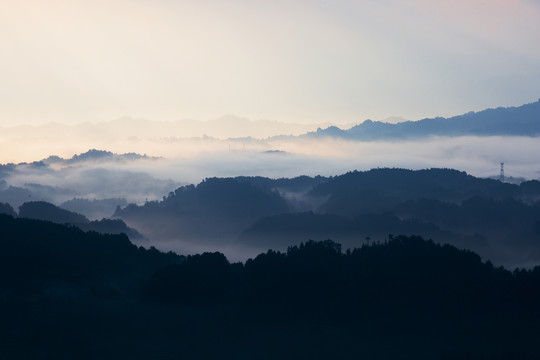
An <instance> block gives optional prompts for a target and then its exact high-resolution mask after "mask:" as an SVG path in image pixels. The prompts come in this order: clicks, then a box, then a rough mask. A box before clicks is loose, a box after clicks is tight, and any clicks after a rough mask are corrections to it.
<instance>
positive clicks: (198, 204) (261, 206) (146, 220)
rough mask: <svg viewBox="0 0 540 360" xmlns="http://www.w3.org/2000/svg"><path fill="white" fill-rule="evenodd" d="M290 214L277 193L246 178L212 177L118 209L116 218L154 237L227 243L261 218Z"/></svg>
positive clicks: (285, 203)
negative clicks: (156, 198)
mask: <svg viewBox="0 0 540 360" xmlns="http://www.w3.org/2000/svg"><path fill="white" fill-rule="evenodd" d="M287 211H288V205H287V202H286V201H285V200H284V199H283V198H282V197H281V196H280V195H279V194H278V193H277V192H275V191H271V190H269V189H267V188H265V187H261V186H256V185H254V184H253V183H251V181H248V180H246V179H243V178H209V179H205V180H204V181H203V182H201V183H200V184H198V185H197V186H193V185H189V186H183V187H180V188H178V189H176V190H175V191H174V192H171V193H170V194H169V196H167V197H164V198H163V200H162V201H159V202H158V201H153V202H148V203H146V204H145V205H143V206H136V205H133V204H132V205H129V206H127V207H126V208H124V209H120V208H119V209H117V211H116V212H115V216H116V217H119V218H121V219H123V220H125V221H126V222H127V223H128V224H136V228H137V229H140V230H141V231H142V232H143V233H152V234H154V235H155V238H169V239H170V238H174V237H176V238H177V239H182V238H186V239H201V238H206V239H210V241H212V239H214V240H218V241H224V240H230V239H231V237H236V236H237V235H238V234H239V233H240V231H241V230H242V229H244V228H245V227H247V226H248V225H249V224H251V223H252V222H253V221H255V220H256V219H258V218H260V217H262V216H265V215H273V214H279V213H282V212H287Z"/></svg>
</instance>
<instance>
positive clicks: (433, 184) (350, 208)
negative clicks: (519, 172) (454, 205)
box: [310, 168, 540, 216]
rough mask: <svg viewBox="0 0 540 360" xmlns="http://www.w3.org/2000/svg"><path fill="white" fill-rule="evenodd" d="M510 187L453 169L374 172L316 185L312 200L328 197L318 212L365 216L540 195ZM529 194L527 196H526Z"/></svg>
mask: <svg viewBox="0 0 540 360" xmlns="http://www.w3.org/2000/svg"><path fill="white" fill-rule="evenodd" d="M523 188H524V189H525V188H526V189H527V190H524V191H522V190H521V186H518V185H515V184H507V183H503V182H500V181H498V180H493V179H481V178H477V177H474V176H471V175H467V174H466V173H465V172H463V171H457V170H452V169H426V170H416V171H413V170H406V169H389V168H383V169H372V170H369V171H353V172H349V173H347V174H344V175H341V176H336V177H333V178H331V179H330V180H329V181H327V182H324V183H321V184H319V185H317V186H316V187H315V188H314V189H313V190H312V191H311V192H310V195H313V196H327V197H328V201H327V202H326V203H324V204H322V205H321V206H320V207H319V208H318V209H317V210H318V211H321V212H328V213H335V214H341V215H344V216H354V215H358V214H361V213H364V212H368V211H369V212H373V211H387V210H391V209H392V208H393V207H394V206H397V205H398V204H400V203H401V202H403V201H406V200H411V199H420V198H428V199H437V200H441V201H448V202H461V201H463V200H465V199H468V198H471V197H475V196H479V197H488V198H493V199H505V198H518V199H521V198H524V197H527V198H532V197H538V196H539V195H540V192H538V193H537V191H538V190H540V189H538V188H537V187H535V186H528V185H527V184H524V186H523ZM524 193H526V195H525V194H524Z"/></svg>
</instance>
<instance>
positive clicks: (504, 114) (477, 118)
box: [306, 100, 540, 141]
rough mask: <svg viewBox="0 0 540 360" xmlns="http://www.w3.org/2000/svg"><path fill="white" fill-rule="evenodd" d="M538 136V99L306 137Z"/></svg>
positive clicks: (373, 123) (331, 129)
mask: <svg viewBox="0 0 540 360" xmlns="http://www.w3.org/2000/svg"><path fill="white" fill-rule="evenodd" d="M495 135H498V136H512V135H513V136H538V135H540V100H538V101H537V102H535V103H531V104H525V105H522V106H519V107H508V108H504V107H499V108H496V109H486V110H483V111H479V112H469V113H466V114H464V115H459V116H454V117H450V118H443V117H437V118H428V119H422V120H418V121H405V122H401V123H397V124H392V123H385V122H380V121H372V120H366V121H364V122H363V123H362V124H359V125H356V126H353V127H352V128H350V129H348V130H342V129H340V128H338V127H336V126H330V127H328V128H326V129H321V128H319V129H318V130H317V131H315V132H309V133H308V134H307V135H306V136H307V137H311V138H317V137H339V138H344V139H348V140H362V141H366V140H396V139H415V138H422V137H426V136H446V137H451V136H495Z"/></svg>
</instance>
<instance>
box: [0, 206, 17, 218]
mask: <svg viewBox="0 0 540 360" xmlns="http://www.w3.org/2000/svg"><path fill="white" fill-rule="evenodd" d="M0 214H5V215H11V216H13V217H15V216H17V214H16V213H15V210H13V208H12V207H11V205H9V204H4V203H0Z"/></svg>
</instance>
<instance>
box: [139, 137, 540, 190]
mask: <svg viewBox="0 0 540 360" xmlns="http://www.w3.org/2000/svg"><path fill="white" fill-rule="evenodd" d="M225 145H226V142H217V143H212V144H210V145H208V144H206V145H205V144H204V143H203V144H201V145H200V146H201V148H200V150H201V151H199V152H197V151H196V150H195V149H191V151H192V152H191V154H190V155H189V156H183V154H181V153H179V154H174V153H172V152H169V151H167V153H168V156H167V158H168V159H167V160H163V161H156V162H154V163H148V164H145V163H143V162H141V163H139V164H140V166H141V168H138V171H148V172H150V173H151V174H152V175H153V176H155V177H157V178H171V179H175V180H176V181H180V182H185V183H194V184H197V183H199V182H200V181H201V180H202V179H204V178H207V177H213V176H217V177H225V176H266V177H270V178H280V177H295V176H300V175H309V176H316V175H323V176H333V175H340V174H343V173H345V172H348V171H351V170H355V169H357V170H369V169H372V168H377V167H397V168H407V169H413V170H416V169H425V168H453V169H457V170H462V171H466V172H467V173H469V174H471V175H474V176H478V177H488V176H496V175H498V173H499V163H500V162H504V163H505V170H506V175H507V176H513V177H523V178H526V179H537V178H538V177H539V176H540V158H539V157H538V156H537V154H538V153H540V138H538V137H534V138H533V137H501V136H492V137H471V136H466V137H454V138H451V137H430V138H427V139H423V140H417V141H376V142H358V141H346V140H340V139H330V138H327V139H308V138H291V139H285V140H272V141H267V142H264V143H260V142H255V143H246V144H244V145H243V146H241V147H240V146H239V145H238V144H237V143H235V144H234V145H235V146H237V148H233V149H232V150H230V149H228V148H225ZM167 146H170V144H169V145H167ZM214 146H215V148H214ZM269 150H279V152H273V151H269Z"/></svg>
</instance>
